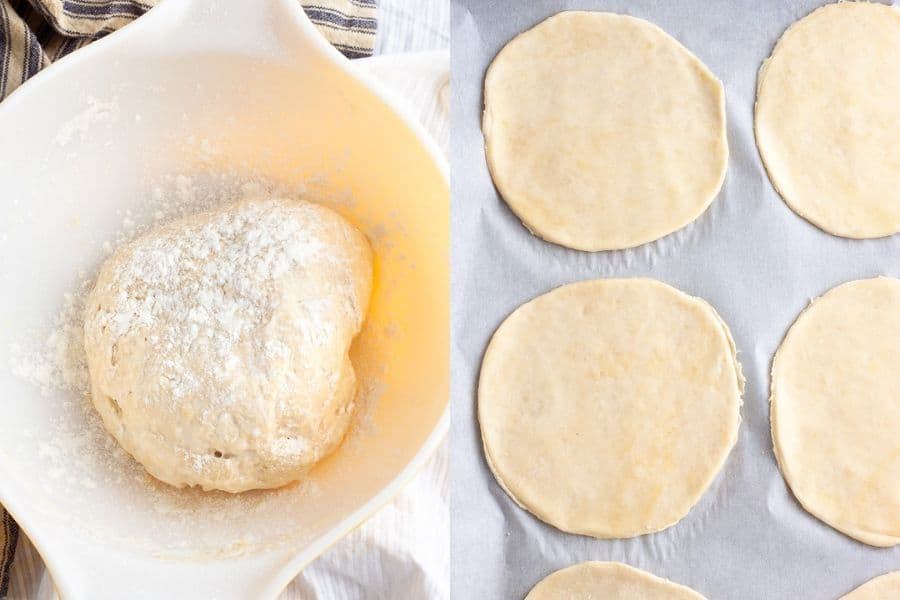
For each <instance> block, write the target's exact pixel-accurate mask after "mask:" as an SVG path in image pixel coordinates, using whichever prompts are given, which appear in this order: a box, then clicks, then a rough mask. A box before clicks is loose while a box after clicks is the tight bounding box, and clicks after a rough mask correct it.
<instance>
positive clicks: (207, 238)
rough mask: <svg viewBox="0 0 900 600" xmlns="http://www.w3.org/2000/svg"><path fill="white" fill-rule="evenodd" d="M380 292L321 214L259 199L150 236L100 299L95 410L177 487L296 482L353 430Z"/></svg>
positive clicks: (368, 257)
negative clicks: (366, 342) (362, 341)
mask: <svg viewBox="0 0 900 600" xmlns="http://www.w3.org/2000/svg"><path fill="white" fill-rule="evenodd" d="M371 286H372V254H371V250H370V248H369V245H368V242H367V240H366V239H365V237H364V236H363V235H362V234H361V233H360V232H359V231H358V230H357V229H355V228H354V227H353V226H352V225H350V224H349V223H348V222H347V221H345V220H344V219H343V218H342V217H340V216H339V215H338V214H337V213H335V212H333V211H331V210H329V209H327V208H324V207H322V206H319V205H317V204H312V203H309V202H303V201H299V200H286V199H280V198H271V199H269V198H250V199H246V200H244V201H242V202H240V203H238V204H235V205H232V206H229V207H227V208H223V209H220V210H216V211H212V212H207V213H203V214H199V215H195V216H191V217H188V218H186V219H183V220H180V221H177V222H174V223H171V224H169V225H166V226H164V227H162V228H160V229H157V230H155V231H152V232H151V233H149V234H147V235H145V236H143V237H141V238H140V239H138V240H136V241H134V242H132V243H129V244H127V245H125V246H123V247H122V248H120V249H119V250H118V251H117V252H116V253H115V254H114V255H113V256H112V257H110V258H109V260H107V261H106V263H105V264H104V265H103V267H102V269H101V270H100V274H99V277H98V278H97V282H96V285H95V287H94V289H93V291H92V292H91V293H90V295H89V297H88V301H87V304H86V309H85V310H86V314H85V324H84V333H85V350H86V352H87V361H88V367H89V369H90V378H91V388H92V398H93V402H94V406H96V408H97V410H98V411H99V413H100V415H101V416H102V418H103V422H104V424H105V426H106V428H107V429H108V430H109V432H110V433H111V434H112V435H113V437H115V438H116V439H117V440H118V441H119V443H120V444H121V445H122V447H123V448H124V449H125V450H127V451H128V452H129V453H130V454H131V455H132V456H134V457H135V458H136V459H137V460H138V461H140V462H141V464H143V465H144V467H145V468H146V469H147V471H148V472H149V473H150V474H151V475H153V476H154V477H156V478H157V479H160V480H162V481H164V482H166V483H169V484H171V485H174V486H177V487H182V486H192V485H199V486H202V487H203V489H206V490H211V489H218V490H225V491H228V492H240V491H244V490H249V489H254V488H272V487H277V486H281V485H284V484H286V483H289V482H291V481H294V480H296V479H298V478H300V477H301V476H302V475H303V473H304V472H305V471H306V470H307V469H308V468H309V467H310V466H312V465H313V464H315V463H316V462H317V461H319V460H321V459H322V458H323V457H325V456H326V455H327V454H329V453H330V452H331V451H332V450H334V449H335V448H336V446H337V445H338V444H339V443H340V441H341V439H342V438H343V436H344V434H345V432H346V430H347V428H348V425H349V422H350V419H351V416H352V414H353V408H354V395H355V390H356V380H355V375H354V371H353V365H352V364H351V362H350V358H349V355H348V351H349V348H350V344H351V342H352V341H353V338H354V336H356V334H357V333H358V332H359V330H360V328H361V327H362V324H363V319H364V317H365V314H366V309H367V307H368V302H369V295H370V291H371Z"/></svg>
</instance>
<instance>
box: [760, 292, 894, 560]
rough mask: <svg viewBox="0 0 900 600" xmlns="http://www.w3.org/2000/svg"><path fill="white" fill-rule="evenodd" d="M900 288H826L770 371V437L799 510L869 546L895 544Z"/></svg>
mask: <svg viewBox="0 0 900 600" xmlns="http://www.w3.org/2000/svg"><path fill="white" fill-rule="evenodd" d="M898 365H900V280H897V279H893V278H890V277H878V278H875V279H862V280H859V281H851V282H849V283H845V284H843V285H839V286H838V287H836V288H834V289H832V290H831V291H829V292H828V293H826V294H825V295H824V296H822V297H821V298H819V299H818V300H815V301H813V302H812V303H811V304H810V305H809V307H808V308H807V309H806V310H805V311H804V312H803V313H802V314H801V315H800V316H799V317H798V318H797V321H796V322H795V323H794V324H793V325H792V326H791V328H790V330H789V331H788V333H787V335H786V336H785V338H784V341H783V342H782V343H781V347H780V348H779V349H778V352H777V353H776V354H775V360H774V361H773V364H772V397H771V410H772V438H773V440H774V443H775V455H776V456H777V458H778V463H779V465H780V466H781V470H782V472H783V473H784V478H785V480H786V481H787V483H788V485H790V486H791V490H792V491H793V493H794V495H795V496H796V497H797V500H799V501H800V504H802V505H803V507H804V508H805V509H806V510H808V511H809V512H811V513H812V514H814V515H815V516H817V517H819V518H820V519H822V520H823V521H825V522H826V523H828V524H829V525H831V526H832V527H834V528H835V529H838V530H839V531H842V532H844V533H846V534H847V535H849V536H850V537H853V538H856V539H858V540H860V541H862V542H865V543H867V544H871V545H873V546H893V545H895V544H897V543H900V433H898V432H900V369H898Z"/></svg>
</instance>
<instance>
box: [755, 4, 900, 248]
mask: <svg viewBox="0 0 900 600" xmlns="http://www.w3.org/2000/svg"><path fill="white" fill-rule="evenodd" d="M898 56H900V10H897V9H895V8H892V7H890V6H886V5H884V4H881V3H878V2H871V3H869V2H839V3H836V4H830V5H827V6H824V7H822V8H820V9H818V10H816V11H814V12H813V13H811V14H810V15H808V16H806V17H804V18H803V19H801V20H799V21H797V22H796V23H794V24H793V25H792V26H791V27H790V28H789V29H788V30H787V31H786V32H785V33H784V35H782V36H781V39H780V40H779V41H778V44H777V45H776V46H775V50H774V51H773V52H772V56H771V57H770V58H769V59H768V60H767V61H766V62H764V63H763V65H762V68H761V69H760V72H759V79H758V86H757V87H758V89H757V97H756V126H755V127H756V143H757V145H758V146H759V152H760V155H761V156H762V159H763V162H764V163H765V165H766V169H767V170H768V172H769V177H770V178H771V179H772V183H773V185H774V186H775V188H776V189H777V190H778V192H779V193H780V194H781V196H782V198H784V200H785V202H787V204H788V206H790V207H791V208H792V209H793V210H794V212H796V213H797V214H799V215H800V216H801V217H803V218H805V219H807V220H808V221H810V222H811V223H813V224H814V225H816V226H818V227H819V228H821V229H823V230H825V231H827V232H829V233H832V234H835V235H839V236H843V237H848V238H875V237H881V236H886V235H891V234H893V233H896V232H898V231H900V151H898V150H897V140H898V139H900V60H898V58H897V57H898Z"/></svg>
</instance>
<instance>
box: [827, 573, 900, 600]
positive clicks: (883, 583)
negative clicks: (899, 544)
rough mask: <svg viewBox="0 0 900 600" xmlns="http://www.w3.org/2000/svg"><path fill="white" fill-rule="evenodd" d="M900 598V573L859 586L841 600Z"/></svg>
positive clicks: (882, 576)
mask: <svg viewBox="0 0 900 600" xmlns="http://www.w3.org/2000/svg"><path fill="white" fill-rule="evenodd" d="M897 598H900V571H894V572H893V573H888V574H886V575H881V576H880V577H876V578H875V579H872V580H871V581H868V582H866V583H864V584H863V585H861V586H859V587H858V588H856V589H855V590H853V591H852V592H850V593H849V594H847V595H846V596H843V597H842V598H841V600H897Z"/></svg>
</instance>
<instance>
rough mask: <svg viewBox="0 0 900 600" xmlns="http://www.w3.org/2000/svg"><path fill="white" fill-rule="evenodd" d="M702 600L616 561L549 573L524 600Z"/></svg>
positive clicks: (579, 565)
mask: <svg viewBox="0 0 900 600" xmlns="http://www.w3.org/2000/svg"><path fill="white" fill-rule="evenodd" d="M599 599H602V600H704V598H703V596H701V595H700V594H698V593H697V592H695V591H694V590H692V589H690V588H687V587H685V586H683V585H678V584H677V583H672V582H671V581H669V580H667V579H662V578H660V577H657V576H655V575H651V574H650V573H647V572H646V571H642V570H640V569H635V568H634V567H629V566H628V565H624V564H622V563H617V562H583V563H581V564H577V565H574V566H571V567H568V568H565V569H560V570H559V571H556V572H555V573H551V574H550V575H548V576H547V577H545V578H544V579H542V580H541V582H540V583H538V584H537V585H536V586H534V588H532V590H531V591H530V592H528V595H527V596H526V597H525V600H599Z"/></svg>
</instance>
